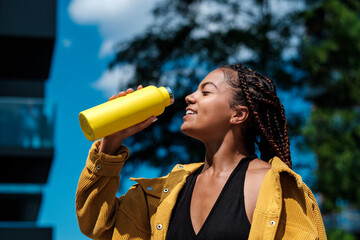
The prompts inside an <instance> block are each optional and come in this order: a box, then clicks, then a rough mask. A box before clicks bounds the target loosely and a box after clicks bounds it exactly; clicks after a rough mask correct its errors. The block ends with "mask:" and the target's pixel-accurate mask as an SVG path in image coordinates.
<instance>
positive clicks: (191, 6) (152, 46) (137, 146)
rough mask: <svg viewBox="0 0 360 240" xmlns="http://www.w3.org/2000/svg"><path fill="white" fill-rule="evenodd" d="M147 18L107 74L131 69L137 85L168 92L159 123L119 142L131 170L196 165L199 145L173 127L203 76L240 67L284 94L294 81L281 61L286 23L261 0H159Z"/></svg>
mask: <svg viewBox="0 0 360 240" xmlns="http://www.w3.org/2000/svg"><path fill="white" fill-rule="evenodd" d="M153 14H154V16H155V21H154V23H153V24H151V26H150V27H149V28H148V30H147V31H146V32H144V33H143V34H141V35H139V36H137V37H136V38H134V39H133V40H131V41H129V42H125V43H121V44H119V46H118V49H119V50H118V52H117V55H116V58H115V59H114V61H113V62H112V64H111V66H110V67H114V66H115V65H120V66H121V65H123V64H131V65H133V66H135V76H134V78H135V79H136V82H137V84H138V83H142V84H144V85H149V84H154V85H163V84H166V85H169V86H170V87H171V88H172V89H173V90H174V92H175V98H176V100H175V104H174V105H173V106H170V107H168V108H167V109H166V111H165V113H164V114H163V115H161V116H160V117H159V121H158V123H157V124H154V125H153V126H152V127H150V129H147V130H146V131H143V132H141V133H138V134H136V135H135V136H133V137H132V138H130V139H128V140H127V141H128V142H126V144H128V145H130V146H131V148H132V149H134V151H133V153H132V161H131V162H129V163H131V164H132V165H133V166H136V164H138V163H140V162H147V163H150V164H151V165H153V166H155V167H159V168H161V169H162V170H163V171H164V172H167V171H168V168H169V166H172V165H174V163H178V162H181V163H188V162H196V161H202V160H203V159H201V158H202V156H203V154H202V153H201V150H200V149H202V148H201V146H200V143H198V142H197V141H194V140H191V139H190V138H189V137H187V136H185V135H183V134H182V133H181V132H180V126H181V123H182V117H183V115H184V114H185V110H184V109H185V107H186V104H185V101H184V98H185V96H186V95H187V94H189V93H191V92H193V91H194V90H195V89H196V88H197V85H198V83H199V82H200V80H201V79H202V78H203V77H205V74H207V73H208V72H209V71H211V70H213V69H214V68H215V67H217V66H220V65H222V64H229V63H237V62H240V61H241V62H242V63H244V64H246V65H248V66H249V67H252V68H254V69H256V70H258V71H260V72H266V74H267V75H268V76H270V77H274V78H276V79H278V80H279V81H278V82H279V83H280V84H282V86H284V87H287V88H289V87H291V84H289V83H291V82H294V80H293V78H292V75H291V74H290V73H288V72H287V71H285V70H284V69H286V66H287V61H285V60H284V59H283V55H284V52H285V51H286V50H287V49H288V47H289V39H290V37H291V35H292V33H291V31H290V29H291V28H290V26H291V19H290V18H289V17H288V15H287V14H282V15H281V16H280V15H279V12H277V13H272V11H271V7H270V4H269V1H266V0H263V1H260V0H256V1H255V0H252V1H237V0H187V1H184V0H163V1H161V2H160V3H159V4H158V5H157V6H156V8H155V9H154V11H153ZM280 80H281V81H280ZM127 169H129V171H132V168H127ZM125 174H126V173H125Z"/></svg>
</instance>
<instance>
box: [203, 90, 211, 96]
mask: <svg viewBox="0 0 360 240" xmlns="http://www.w3.org/2000/svg"><path fill="white" fill-rule="evenodd" d="M201 93H202V94H203V95H204V96H206V95H208V94H209V93H210V92H208V91H201Z"/></svg>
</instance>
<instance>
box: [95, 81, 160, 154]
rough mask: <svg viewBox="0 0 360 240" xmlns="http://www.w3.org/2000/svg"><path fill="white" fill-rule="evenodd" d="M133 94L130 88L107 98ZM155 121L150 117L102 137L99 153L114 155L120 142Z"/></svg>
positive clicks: (140, 86)
mask: <svg viewBox="0 0 360 240" xmlns="http://www.w3.org/2000/svg"><path fill="white" fill-rule="evenodd" d="M142 88H143V86H142V85H139V86H138V88H137V90H140V89H142ZM133 92H134V90H133V89H132V88H129V89H127V90H126V91H123V92H119V93H118V94H117V95H113V96H112V97H110V98H109V101H111V100H114V99H116V98H118V97H123V96H126V95H127V94H131V93H133ZM156 120H157V118H156V117H155V116H154V117H150V118H148V119H146V120H145V121H143V122H141V123H138V124H136V125H134V126H131V127H129V128H126V129H123V130H121V131H119V132H116V133H113V134H111V135H109V136H106V137H104V138H103V139H102V140H101V144H100V148H99V152H103V153H106V154H110V155H114V154H116V153H117V151H118V150H119V149H120V147H121V145H122V142H123V141H124V139H125V138H128V137H130V136H132V135H134V134H135V133H137V132H140V131H141V130H143V129H145V128H147V127H148V126H150V125H151V124H152V123H153V122H155V121H156Z"/></svg>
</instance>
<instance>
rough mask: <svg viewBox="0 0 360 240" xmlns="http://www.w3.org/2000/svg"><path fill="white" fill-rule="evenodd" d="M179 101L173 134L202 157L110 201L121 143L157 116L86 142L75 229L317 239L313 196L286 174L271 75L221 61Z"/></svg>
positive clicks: (124, 154) (111, 235) (124, 234)
mask: <svg viewBox="0 0 360 240" xmlns="http://www.w3.org/2000/svg"><path fill="white" fill-rule="evenodd" d="M140 88H141V86H140ZM132 92H133V90H132V89H128V90H127V91H126V92H121V93H119V94H118V96H113V97H111V98H110V100H112V99H115V98H116V97H121V96H125V95H126V94H131V93H132ZM185 101H186V103H187V104H188V106H187V108H186V110H185V111H186V114H185V116H184V118H183V120H184V122H183V124H182V126H181V130H182V131H183V133H185V134H186V135H188V136H190V137H193V138H195V139H198V140H199V141H201V142H202V143H203V144H204V146H205V149H206V153H205V156H204V163H194V164H188V165H181V164H178V165H176V166H175V167H174V168H173V170H172V171H171V172H170V173H169V174H168V175H167V176H165V177H161V178H154V179H144V178H139V179H134V180H135V181H136V182H137V184H135V185H134V186H132V187H131V188H130V189H129V191H128V192H127V193H126V194H125V195H124V196H121V197H120V198H117V197H116V192H117V190H118V186H119V173H120V170H121V168H122V166H123V165H124V163H125V160H126V159H128V157H129V150H128V149H127V148H126V147H125V146H123V145H122V141H123V140H124V139H125V138H127V137H129V136H131V135H133V134H135V133H136V132H138V131H141V130H143V129H144V128H146V127H147V126H149V125H151V124H152V123H153V122H154V121H155V120H156V118H155V117H151V118H149V119H147V120H146V121H144V122H142V123H140V124H138V125H135V126H133V127H130V128H128V129H125V130H122V131H120V132H118V133H115V134H112V135H110V136H107V137H104V138H103V139H102V140H101V141H98V142H95V143H94V144H93V146H92V148H91V150H90V153H89V156H88V159H87V162H86V167H85V169H84V170H83V172H82V174H81V176H80V180H79V185H78V189H77V195H76V212H77V216H78V221H79V226H80V229H81V231H82V232H83V233H84V234H86V235H87V236H89V237H90V238H94V239H156V240H157V239H169V240H173V239H206V240H212V239H227V240H228V239H306V240H309V239H326V235H325V229H324V225H323V221H322V218H321V214H320V211H319V207H318V205H317V203H316V200H315V198H314V196H313V194H312V192H311V191H310V189H309V188H308V187H307V186H306V185H305V184H304V183H303V182H302V180H301V177H300V176H299V175H297V174H296V173H295V172H293V171H292V170H291V158H290V149H289V144H290V143H289V138H288V133H287V127H286V118H285V114H284V109H283V106H282V104H281V103H280V100H279V98H278V97H277V94H276V90H275V86H274V84H273V83H272V81H271V80H269V79H268V78H266V77H264V76H262V75H260V74H259V73H256V72H254V71H252V70H251V69H249V68H246V67H245V66H243V65H240V64H238V65H231V66H223V67H220V68H218V69H216V70H214V71H213V72H211V73H209V75H207V76H206V77H205V78H204V80H203V81H202V82H201V83H200V85H199V87H198V89H197V91H196V92H194V93H192V94H191V95H189V96H187V97H186V98H185ZM255 144H257V145H258V147H259V150H260V153H261V159H259V158H257V157H256V156H255Z"/></svg>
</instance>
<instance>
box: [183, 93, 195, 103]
mask: <svg viewBox="0 0 360 240" xmlns="http://www.w3.org/2000/svg"><path fill="white" fill-rule="evenodd" d="M185 102H186V104H188V105H189V104H192V103H195V98H194V93H192V94H190V95H187V96H186V97H185Z"/></svg>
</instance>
